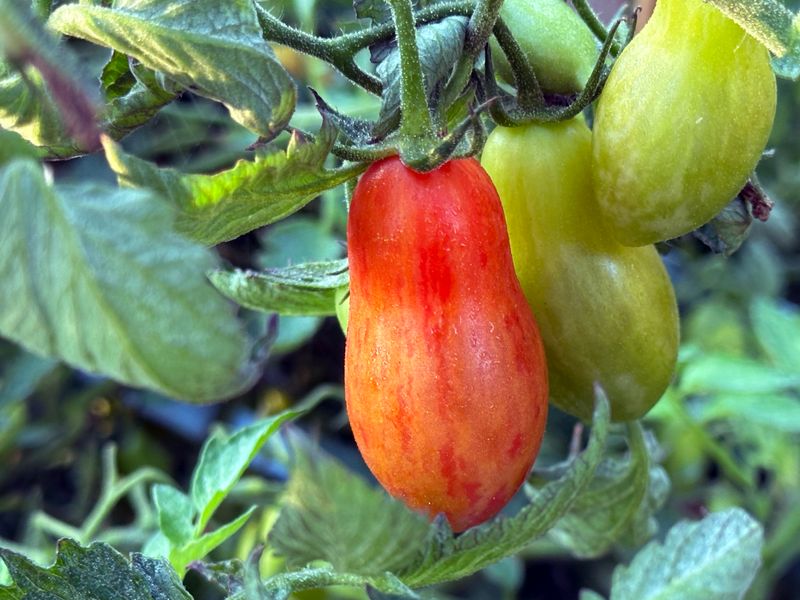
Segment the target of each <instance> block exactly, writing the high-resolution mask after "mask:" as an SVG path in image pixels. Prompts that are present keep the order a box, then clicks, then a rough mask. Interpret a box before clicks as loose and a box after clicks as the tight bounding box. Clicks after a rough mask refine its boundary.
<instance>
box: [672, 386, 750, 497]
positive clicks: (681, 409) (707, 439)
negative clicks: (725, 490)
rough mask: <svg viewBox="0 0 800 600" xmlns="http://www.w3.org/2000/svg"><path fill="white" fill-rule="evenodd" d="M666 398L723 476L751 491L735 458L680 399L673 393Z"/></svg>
mask: <svg viewBox="0 0 800 600" xmlns="http://www.w3.org/2000/svg"><path fill="white" fill-rule="evenodd" d="M666 399H669V401H670V404H671V405H672V407H673V409H674V410H675V412H676V413H677V414H678V416H680V418H681V420H683V422H684V423H685V424H686V426H687V427H689V428H690V429H692V430H693V432H694V433H695V434H696V435H697V439H699V440H700V441H701V443H702V444H703V447H704V449H705V451H706V452H708V454H709V455H710V456H711V457H712V458H713V459H714V460H715V461H716V462H717V464H718V465H719V468H720V469H721V470H722V472H723V473H725V476H726V477H727V478H728V479H730V480H731V481H732V482H733V483H735V484H737V485H739V486H741V487H742V488H744V489H745V490H748V491H752V490H753V489H754V488H755V484H754V482H753V480H752V478H751V477H749V476H748V475H747V473H745V472H744V471H743V470H742V469H741V468H740V467H739V465H738V464H737V462H736V460H735V459H734V458H733V457H732V456H731V455H730V453H729V452H728V451H727V450H726V449H725V448H724V447H723V446H722V445H721V444H719V443H718V442H717V441H716V440H714V439H713V438H712V437H711V436H709V435H708V433H707V432H706V430H705V429H704V428H703V427H702V426H700V425H699V424H698V423H697V422H696V421H695V420H694V419H692V417H691V415H690V414H689V413H688V411H687V410H686V407H685V406H684V405H683V402H682V399H681V398H680V397H678V396H677V395H673V394H667V396H666V398H665V400H666Z"/></svg>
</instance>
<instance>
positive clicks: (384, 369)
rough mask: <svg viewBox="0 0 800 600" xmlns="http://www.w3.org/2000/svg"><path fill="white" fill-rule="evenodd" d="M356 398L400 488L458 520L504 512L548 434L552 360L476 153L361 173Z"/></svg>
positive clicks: (364, 449) (356, 199)
mask: <svg viewBox="0 0 800 600" xmlns="http://www.w3.org/2000/svg"><path fill="white" fill-rule="evenodd" d="M347 239H348V254H349V263H350V311H349V323H348V326H347V346H346V355H345V392H346V398H347V412H348V415H349V417H350V424H351V426H352V429H353V433H354V435H355V438H356V442H357V444H358V447H359V449H360V451H361V454H362V456H363V457H364V460H365V461H366V463H367V465H368V466H369V468H370V469H371V470H372V472H373V474H374V475H375V477H376V478H377V479H378V481H379V482H380V483H381V484H382V485H383V486H384V487H385V488H386V490H387V491H389V493H390V494H392V495H393V496H396V497H397V498H400V499H401V500H403V501H404V502H405V503H406V504H407V505H408V506H410V507H411V508H413V509H416V510H419V511H422V512H424V513H425V514H427V515H428V516H430V517H433V516H435V515H437V514H439V513H443V514H444V515H445V516H446V517H447V519H448V520H449V522H450V524H451V526H452V527H453V529H454V530H455V531H462V530H464V529H466V528H468V527H471V526H473V525H476V524H478V523H480V522H482V521H484V520H486V519H488V518H490V517H491V516H493V515H495V514H496V513H497V512H498V511H499V510H500V509H501V508H502V507H503V506H504V505H505V504H506V503H507V502H508V500H509V499H510V498H511V497H512V496H513V495H514V493H515V492H516V491H517V490H518V489H519V487H520V486H521V485H522V482H523V481H524V479H525V477H526V475H527V473H528V471H529V469H530V468H531V465H532V464H533V461H534V459H535V457H536V454H537V452H538V449H539V445H540V443H541V439H542V434H543V431H544V424H545V418H546V413H547V369H546V365H545V359H544V351H543V347H542V343H541V340H540V338H539V332H538V329H537V326H536V323H535V321H534V318H533V314H532V313H531V310H530V308H529V307H528V305H527V302H526V300H525V297H524V295H523V293H522V290H521V288H520V285H519V282H518V280H517V278H516V275H515V274H514V266H513V263H512V260H511V252H510V248H509V242H508V234H507V232H506V223H505V219H504V217H503V210H502V206H501V204H500V200H499V198H498V196H497V192H496V191H495V189H494V186H493V184H492V182H491V180H490V179H489V177H488V175H487V174H486V172H485V171H484V170H483V168H482V167H481V166H480V164H479V163H478V162H477V161H475V160H474V159H457V160H451V161H449V162H447V163H445V164H444V165H442V166H441V167H439V168H437V169H436V170H434V171H431V172H429V173H417V172H415V171H413V170H411V169H409V168H408V167H406V166H405V165H403V164H402V162H400V160H399V159H398V158H396V157H393V158H388V159H385V160H382V161H380V162H377V163H375V164H373V165H372V166H371V167H370V168H369V169H368V170H367V172H366V173H365V174H364V175H363V176H362V178H361V180H360V181H359V183H358V185H357V187H356V189H355V192H354V194H353V199H352V203H351V207H350V215H349V220H348V231H347Z"/></svg>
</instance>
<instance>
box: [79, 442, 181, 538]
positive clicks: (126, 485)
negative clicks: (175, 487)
mask: <svg viewBox="0 0 800 600" xmlns="http://www.w3.org/2000/svg"><path fill="white" fill-rule="evenodd" d="M116 457H117V452H116V447H115V446H114V445H109V446H107V447H106V448H104V449H103V458H102V460H103V489H102V491H101V492H100V498H99V499H98V501H97V504H95V506H94V508H93V509H92V511H91V512H90V513H89V515H87V517H86V520H85V521H84V522H83V526H82V527H81V529H80V538H79V539H80V540H82V541H84V542H87V543H88V541H89V540H91V539H92V538H94V537H95V535H96V533H97V531H98V530H99V529H100V526H101V525H102V524H103V520H104V519H105V518H106V517H107V516H108V513H109V512H110V511H111V509H112V508H113V507H114V506H115V505H116V503H117V502H119V500H120V499H121V498H123V497H124V496H125V495H126V494H128V492H130V491H131V490H132V489H133V488H135V487H136V486H138V485H140V484H143V483H146V482H151V481H157V482H162V483H169V482H170V481H171V480H170V478H169V477H168V476H167V475H165V474H164V473H163V472H161V471H159V470H158V469H153V468H149V467H145V468H142V469H139V470H137V471H134V472H133V473H131V474H130V475H127V476H126V477H123V478H122V479H119V478H118V476H117V467H116Z"/></svg>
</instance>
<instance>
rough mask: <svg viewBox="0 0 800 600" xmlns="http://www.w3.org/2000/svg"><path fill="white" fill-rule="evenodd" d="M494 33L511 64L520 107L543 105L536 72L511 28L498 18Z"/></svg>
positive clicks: (527, 108)
mask: <svg viewBox="0 0 800 600" xmlns="http://www.w3.org/2000/svg"><path fill="white" fill-rule="evenodd" d="M494 35H495V37H496V38H497V43H498V44H500V48H502V50H503V52H504V53H505V55H506V58H508V62H509V64H510V65H511V71H512V73H513V74H514V80H515V82H516V84H517V98H518V102H519V106H520V108H522V109H523V110H528V111H530V110H534V109H539V108H541V107H543V106H544V93H543V92H542V88H541V86H540V85H539V80H538V79H537V77H536V72H535V71H534V70H533V66H531V63H530V62H529V61H528V58H527V57H526V56H525V53H524V52H523V51H522V48H521V47H520V45H519V42H517V40H516V39H514V36H513V35H512V34H511V30H510V29H509V28H508V26H507V25H506V24H505V23H504V22H503V20H502V19H498V20H497V22H496V23H495V25H494ZM487 67H489V68H491V65H488V63H487Z"/></svg>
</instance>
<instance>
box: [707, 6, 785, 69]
mask: <svg viewBox="0 0 800 600" xmlns="http://www.w3.org/2000/svg"><path fill="white" fill-rule="evenodd" d="M709 1H710V2H711V4H714V5H715V6H716V7H717V8H719V9H720V10H721V11H722V12H723V13H725V14H726V15H727V16H728V17H729V18H730V19H732V20H733V21H735V22H736V23H738V24H739V25H740V26H741V27H742V29H744V30H745V31H746V32H747V33H749V34H750V35H752V36H753V37H754V38H756V39H757V40H758V41H759V42H761V43H762V44H764V46H766V47H767V49H768V50H769V51H770V52H772V53H773V54H775V55H776V56H779V57H780V56H784V55H786V54H787V53H788V52H790V51H792V52H794V51H795V50H796V48H795V44H796V42H797V39H798V31H797V26H796V20H795V18H794V15H793V14H792V11H790V10H789V9H788V8H786V7H785V6H784V5H783V4H782V3H781V2H780V1H779V0H746V1H742V0H709Z"/></svg>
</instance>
